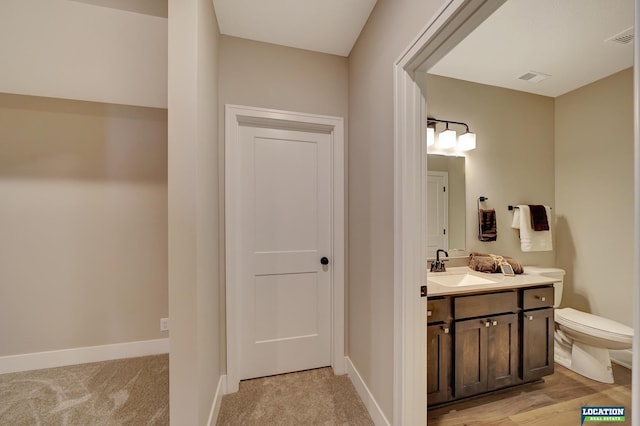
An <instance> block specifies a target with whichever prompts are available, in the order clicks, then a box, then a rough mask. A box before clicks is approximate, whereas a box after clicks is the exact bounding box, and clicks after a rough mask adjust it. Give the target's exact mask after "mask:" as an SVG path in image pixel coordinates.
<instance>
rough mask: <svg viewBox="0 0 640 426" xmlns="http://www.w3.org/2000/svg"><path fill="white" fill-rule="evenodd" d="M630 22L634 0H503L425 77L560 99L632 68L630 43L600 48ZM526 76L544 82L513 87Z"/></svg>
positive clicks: (518, 84) (630, 26)
mask: <svg viewBox="0 0 640 426" xmlns="http://www.w3.org/2000/svg"><path fill="white" fill-rule="evenodd" d="M633 16H634V10H633V0H509V1H507V2H506V3H505V4H504V5H503V6H501V7H500V9H498V10H497V11H496V12H495V13H494V14H493V15H491V16H490V17H489V18H487V20H486V21H485V22H483V23H482V24H481V25H480V26H479V27H478V28H476V29H475V30H474V32H473V33H471V34H470V35H469V36H468V37H467V38H465V39H464V40H463V41H462V42H461V43H460V44H458V45H457V46H456V47H455V48H454V49H453V51H452V52H450V53H449V54H448V55H447V56H446V57H444V58H443V59H442V60H441V61H439V62H438V63H437V64H436V65H435V66H434V67H433V68H432V69H430V70H429V73H431V74H438V75H443V76H447V77H452V78H457V79H461V80H468V81H473V82H477V83H483V84H489V85H493V86H499V87H506V88H510V89H515V90H520V91H525V92H530V93H536V94H539V95H544V96H551V97H556V96H560V95H562V94H564V93H567V92H569V91H572V90H574V89H577V88H579V87H582V86H584V85H586V84H589V83H591V82H594V81H596V80H599V79H601V78H604V77H606V76H608V75H611V74H614V73H616V72H618V71H621V70H623V69H626V68H629V67H631V66H633V43H634V42H633V41H631V42H629V43H628V44H621V43H616V42H612V41H607V40H608V39H610V38H612V37H613V36H616V35H618V34H620V33H622V32H623V31H624V30H627V29H630V28H632V27H633ZM628 38H631V40H632V39H633V38H632V37H628ZM532 71H533V72H537V73H543V74H546V75H549V76H550V77H548V78H547V79H545V80H542V81H540V82H538V83H533V82H530V81H523V80H519V79H518V77H520V76H522V75H523V74H526V73H529V72H532ZM534 80H535V78H534Z"/></svg>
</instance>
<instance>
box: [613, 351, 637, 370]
mask: <svg viewBox="0 0 640 426" xmlns="http://www.w3.org/2000/svg"><path fill="white" fill-rule="evenodd" d="M609 355H610V356H611V362H615V363H616V364H619V365H621V366H623V367H626V368H628V369H629V370H631V365H632V364H633V352H632V351H631V349H623V350H620V351H609Z"/></svg>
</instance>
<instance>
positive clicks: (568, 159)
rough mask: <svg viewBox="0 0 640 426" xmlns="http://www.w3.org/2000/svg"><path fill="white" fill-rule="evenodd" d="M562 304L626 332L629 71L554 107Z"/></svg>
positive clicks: (630, 210) (630, 206) (630, 246)
mask: <svg viewBox="0 0 640 426" xmlns="http://www.w3.org/2000/svg"><path fill="white" fill-rule="evenodd" d="M555 121H556V132H555V140H556V147H555V157H556V165H555V170H556V171H555V173H556V206H557V212H556V214H557V217H558V232H557V234H558V237H557V241H558V245H557V248H558V266H560V267H562V268H564V269H566V271H567V277H566V280H565V290H564V297H563V304H564V305H570V306H573V307H576V308H578V309H583V310H586V311H590V312H593V313H595V314H597V315H602V316H605V317H607V318H611V319H614V320H616V321H620V322H622V323H624V324H627V325H629V326H631V325H632V311H633V301H632V298H631V297H630V296H631V294H632V293H633V284H632V283H633V265H634V264H635V263H637V261H638V259H637V257H635V256H634V254H633V251H634V241H633V232H634V224H633V221H634V216H633V214H634V201H633V200H634V192H633V191H634V186H633V182H634V177H633V167H634V165H633V70H632V69H627V70H625V71H622V72H619V73H617V74H614V75H612V76H610V77H607V78H604V79H602V80H600V81H597V82H595V83H592V84H590V85H588V86H585V87H582V88H580V89H577V90H575V91H573V92H570V93H567V94H565V95H563V96H560V97H558V98H556V100H555Z"/></svg>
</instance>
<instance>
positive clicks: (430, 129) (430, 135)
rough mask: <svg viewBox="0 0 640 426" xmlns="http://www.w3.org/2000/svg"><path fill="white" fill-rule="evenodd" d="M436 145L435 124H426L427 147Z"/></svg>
mask: <svg viewBox="0 0 640 426" xmlns="http://www.w3.org/2000/svg"><path fill="white" fill-rule="evenodd" d="M434 143H436V124H435V123H427V147H430V146H433V144H434Z"/></svg>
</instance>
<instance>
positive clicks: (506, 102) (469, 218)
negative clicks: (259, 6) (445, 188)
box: [427, 75, 557, 266]
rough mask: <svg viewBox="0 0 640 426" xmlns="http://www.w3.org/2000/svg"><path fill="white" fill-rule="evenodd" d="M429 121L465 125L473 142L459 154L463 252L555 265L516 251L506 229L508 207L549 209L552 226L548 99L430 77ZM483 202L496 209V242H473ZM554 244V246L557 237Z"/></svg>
mask: <svg viewBox="0 0 640 426" xmlns="http://www.w3.org/2000/svg"><path fill="white" fill-rule="evenodd" d="M427 114H428V115H429V116H430V117H435V118H439V119H443V120H452V121H461V122H464V123H467V124H468V125H469V127H470V129H471V131H473V132H475V133H476V135H477V149H475V150H473V151H468V152H467V153H466V154H465V155H466V164H465V169H466V212H467V213H466V230H467V237H466V241H467V250H468V251H479V252H483V253H493V254H498V255H507V256H513V257H515V258H516V259H518V260H520V261H521V262H522V263H523V264H525V265H546V266H553V265H554V264H555V252H551V251H550V252H533V253H525V252H522V251H521V250H520V240H519V238H518V231H517V230H516V229H513V228H511V221H512V218H513V213H512V212H510V211H508V210H507V206H508V205H510V204H511V205H514V204H546V205H549V206H551V207H552V208H554V210H553V211H552V220H554V217H555V213H553V212H555V207H554V204H555V178H554V161H553V158H554V104H553V98H549V97H546V96H539V95H532V94H528V93H524V92H518V91H515V90H509V89H502V88H498V87H494V86H488V85H484V84H477V83H472V82H467V81H462V80H456V79H451V78H446V77H440V76H436V75H428V76H427ZM456 130H460V129H458V128H456ZM481 195H482V196H485V197H488V198H489V199H488V201H486V202H485V203H484V206H483V207H484V208H489V209H490V208H494V209H495V210H496V217H497V225H498V239H497V240H496V241H492V242H482V241H479V240H478V213H477V200H478V197H480V196H481ZM553 231H554V229H552V232H553ZM554 240H555V241H554V247H555V244H557V236H556V238H554Z"/></svg>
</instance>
